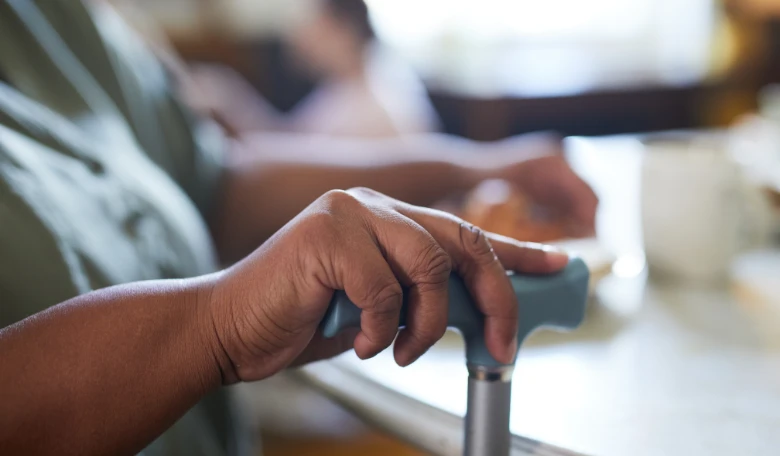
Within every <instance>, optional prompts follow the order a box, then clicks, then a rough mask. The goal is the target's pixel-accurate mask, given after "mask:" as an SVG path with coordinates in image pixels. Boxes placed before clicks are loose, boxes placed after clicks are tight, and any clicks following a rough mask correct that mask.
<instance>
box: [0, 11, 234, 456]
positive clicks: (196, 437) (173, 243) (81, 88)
mask: <svg viewBox="0 0 780 456" xmlns="http://www.w3.org/2000/svg"><path fill="white" fill-rule="evenodd" d="M0 74H2V75H3V79H5V80H7V81H8V84H5V83H2V82H0V327H3V326H7V325H10V324H13V323H15V322H17V321H19V320H21V319H23V318H26V317H27V316H29V315H32V314H34V313H36V312H40V311H42V310H44V309H46V308H47V307H49V306H52V305H55V304H57V303H59V302H62V301H65V300H67V299H69V298H72V297H74V296H77V295H79V294H82V293H86V292H89V291H91V290H94V289H97V288H102V287H106V286H111V285H116V284H121V283H127V282H133V281H139V280H148V279H163V278H181V277H191V276H195V275H200V274H204V273H208V272H211V271H213V270H214V269H215V267H216V261H215V255H214V249H213V246H212V241H211V238H210V237H209V233H208V230H207V228H206V225H205V222H204V220H203V216H204V215H206V214H208V212H209V211H210V210H211V209H212V207H211V206H212V204H213V201H212V197H213V195H215V194H217V188H218V186H219V180H220V177H221V175H222V167H221V163H222V153H223V145H224V142H223V137H222V136H221V132H220V131H219V129H218V128H217V127H216V126H214V125H212V124H208V123H203V122H199V121H198V120H197V119H195V118H194V116H193V115H191V113H190V112H188V111H187V110H186V109H185V108H184V107H183V105H182V104H181V103H180V102H179V101H178V100H177V99H176V97H175V95H174V93H173V91H172V88H171V85H170V83H169V80H168V76H167V74H166V72H165V71H164V68H163V67H162V66H161V65H160V63H159V62H158V61H157V59H156V58H155V57H154V55H153V54H152V53H151V52H150V51H149V50H148V49H147V48H146V47H145V45H144V43H143V42H142V40H141V39H140V38H139V37H138V36H137V35H135V34H134V33H133V32H132V31H131V30H130V28H129V27H128V26H127V25H126V24H125V23H124V22H123V21H122V20H121V19H120V18H119V17H118V16H117V15H116V14H115V13H114V12H113V10H111V9H110V8H109V7H107V6H104V5H102V4H95V5H93V4H89V5H85V4H83V3H82V2H81V1H80V0H57V1H51V0H39V1H31V0H8V1H4V2H0ZM227 405H228V404H227V401H226V398H225V397H224V396H223V393H218V394H217V395H215V396H214V397H210V398H208V399H206V400H204V401H203V402H202V403H201V404H199V405H198V406H196V407H195V408H194V409H193V410H192V411H190V412H189V413H188V414H187V415H186V416H185V417H183V418H182V419H181V420H180V421H179V422H178V423H177V424H176V425H175V426H174V427H172V428H171V429H170V430H169V431H167V432H166V433H165V434H164V435H163V436H162V437H160V438H159V439H158V440H157V441H156V442H155V443H153V444H152V445H151V446H149V447H148V448H147V449H146V450H145V451H144V453H143V454H144V455H147V456H157V455H178V454H182V455H204V456H206V455H209V456H211V455H223V454H224V455H226V454H238V453H243V452H244V451H241V450H242V449H243V450H245V449H246V448H245V447H244V446H243V445H239V444H238V442H239V439H237V438H235V437H236V435H237V432H236V431H235V426H234V423H233V422H232V420H231V414H230V411H229V410H228V406H227ZM109 406H110V405H109ZM118 412H119V413H121V411H118Z"/></svg>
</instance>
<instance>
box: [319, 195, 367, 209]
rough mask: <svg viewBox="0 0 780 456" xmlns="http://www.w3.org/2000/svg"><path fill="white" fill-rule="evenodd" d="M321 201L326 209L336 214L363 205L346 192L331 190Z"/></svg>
mask: <svg viewBox="0 0 780 456" xmlns="http://www.w3.org/2000/svg"><path fill="white" fill-rule="evenodd" d="M321 200H322V201H323V205H324V206H325V209H326V210H328V211H329V212H330V213H334V214H337V213H339V212H340V211H342V210H344V209H347V210H349V209H354V208H356V207H359V206H360V205H361V204H360V201H359V200H358V199H357V198H356V197H355V196H354V195H353V194H351V193H350V192H345V191H344V190H330V191H329V192H327V193H326V194H324V195H323V196H322V197H321Z"/></svg>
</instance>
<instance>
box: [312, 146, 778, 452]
mask: <svg viewBox="0 0 780 456" xmlns="http://www.w3.org/2000/svg"><path fill="white" fill-rule="evenodd" d="M567 149H568V153H569V158H570V161H571V163H572V164H573V166H574V167H575V169H576V170H577V171H578V172H580V173H581V175H582V176H584V177H585V178H586V179H587V180H588V181H589V182H591V183H592V184H593V186H594V188H595V189H596V191H597V193H598V194H599V196H600V198H601V207H600V214H599V226H598V228H599V238H600V239H599V240H600V243H601V244H602V245H603V246H605V247H606V248H608V249H609V250H610V251H611V252H613V253H614V254H615V255H616V258H617V261H616V263H615V265H614V267H613V272H612V274H611V275H609V276H608V277H606V278H604V279H603V280H602V281H601V282H600V283H599V285H598V286H597V288H596V292H595V296H594V299H593V300H592V302H591V303H590V305H589V306H590V307H589V311H588V315H587V318H586V320H585V323H584V324H583V326H582V327H581V328H580V329H579V330H578V331H576V332H574V333H571V334H563V335H562V334H556V333H550V332H540V333H537V334H535V335H534V336H532V338H531V339H530V340H529V341H528V342H527V343H526V344H525V345H524V347H523V348H522V350H521V351H520V357H519V360H518V364H517V368H516V370H515V375H514V382H513V392H512V394H513V399H512V419H511V428H512V431H513V433H514V434H516V435H517V436H524V437H525V438H527V439H521V438H519V437H516V438H515V442H514V444H515V454H539V455H541V454H569V453H566V452H565V451H562V450H561V451H556V450H555V449H554V448H551V447H549V446H547V445H539V444H536V443H534V441H539V442H544V443H545V444H549V445H551V446H555V447H561V448H565V449H566V450H569V451H571V452H577V453H583V454H592V455H627V454H630V455H633V456H643V455H735V454H751V455H761V454H766V455H770V454H772V455H773V454H778V453H779V452H780V278H778V272H779V271H780V253H779V252H777V251H773V250H765V251H758V252H752V253H749V254H746V255H745V256H743V257H742V258H740V259H739V260H738V261H737V262H736V264H735V267H734V273H733V280H732V281H731V283H729V284H724V285H723V286H722V287H721V288H717V287H709V288H707V287H704V288H701V287H698V288H697V287H693V286H691V285H684V284H670V283H657V282H654V281H652V280H649V279H648V278H647V275H646V274H645V273H644V259H643V256H642V250H641V233H640V222H639V208H638V202H639V185H640V184H639V175H640V166H641V156H642V147H641V145H640V143H639V142H638V141H637V140H636V139H635V138H632V137H613V138H601V139H583V138H572V139H570V140H568V144H567ZM670 223H674V222H673V221H670ZM773 271H774V277H772V272H773ZM462 350H463V348H462V342H461V341H460V339H459V338H458V336H456V335H452V336H447V337H445V339H444V340H443V341H442V342H441V343H440V344H438V345H437V346H436V347H434V349H433V350H432V351H431V352H429V353H428V354H427V355H426V356H425V357H423V358H422V359H421V360H420V361H419V362H417V363H416V364H414V365H412V366H410V367H408V368H405V369H401V368H399V367H397V366H395V364H394V363H393V360H392V354H391V353H389V352H386V353H383V354H381V355H380V356H378V357H377V358H375V359H373V360H370V361H366V362H362V361H359V360H358V359H357V358H356V357H355V356H354V355H345V356H344V357H341V358H339V359H337V360H334V361H331V362H326V363H320V364H315V365H312V366H309V367H307V368H305V369H304V370H303V371H302V372H301V377H302V378H303V379H304V380H305V381H307V382H308V383H309V384H310V385H314V387H315V388H319V389H321V390H323V391H325V392H326V393H327V394H328V395H330V396H331V397H333V398H334V399H336V400H337V401H340V402H342V403H344V404H346V405H348V406H349V407H350V408H351V409H353V410H355V411H357V412H358V413H360V414H361V416H363V417H364V418H366V419H367V420H369V421H371V422H373V423H375V424H379V425H380V426H381V427H383V428H385V429H386V430H388V431H390V432H393V433H395V434H396V435H398V436H399V437H401V438H404V439H406V440H408V441H410V442H412V443H414V444H417V445H418V446H420V447H422V448H424V449H426V450H428V451H430V452H433V453H437V454H458V452H459V448H460V447H459V445H460V438H461V435H462V434H461V429H460V426H461V422H462V421H461V420H460V419H459V417H462V416H463V415H464V414H465V411H466V388H467V384H466V378H467V374H466V369H465V365H464V360H463V352H462Z"/></svg>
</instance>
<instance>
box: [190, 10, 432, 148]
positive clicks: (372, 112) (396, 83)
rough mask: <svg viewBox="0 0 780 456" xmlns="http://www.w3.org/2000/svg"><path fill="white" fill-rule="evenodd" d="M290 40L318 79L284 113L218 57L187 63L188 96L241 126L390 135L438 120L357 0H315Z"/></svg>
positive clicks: (411, 74) (425, 129) (421, 130)
mask: <svg viewBox="0 0 780 456" xmlns="http://www.w3.org/2000/svg"><path fill="white" fill-rule="evenodd" d="M288 44H289V45H290V47H291V49H292V51H293V53H294V55H295V56H296V57H297V59H298V60H299V61H300V62H301V64H302V65H303V67H304V68H305V70H307V71H308V72H309V73H311V75H312V76H313V77H314V78H315V80H317V81H318V84H317V86H316V88H315V90H314V92H313V93H312V94H310V95H309V96H308V97H306V98H305V99H304V100H303V101H301V102H300V103H299V104H298V106H296V107H295V108H294V109H293V110H292V112H290V113H289V114H286V115H284V114H281V113H279V112H278V111H276V110H275V109H274V108H273V106H271V105H270V103H268V102H267V101H266V100H265V99H263V97H262V96H260V94H259V93H257V91H256V90H254V88H253V87H252V86H251V84H249V82H248V81H246V80H245V79H244V78H243V77H242V76H241V75H239V74H238V73H237V72H236V71H234V70H231V69H230V68H228V67H225V66H219V65H207V64H204V65H198V66H194V67H193V68H192V70H191V71H192V74H191V77H192V82H193V83H194V84H193V85H191V86H189V90H188V95H189V99H190V101H191V103H192V104H193V105H195V106H197V107H198V108H199V109H200V110H201V111H202V112H207V113H209V114H211V115H212V116H213V117H215V118H217V119H218V120H220V121H221V122H222V123H223V124H224V125H225V126H226V127H227V128H228V129H229V130H231V131H236V132H242V133H246V132H249V131H288V132H300V133H312V134H326V135H334V136H346V137H366V138H389V137H396V136H401V135H408V134H418V133H426V132H432V131H434V130H436V129H437V128H438V118H437V115H436V112H435V110H434V108H433V106H432V105H431V103H430V101H429V99H428V94H427V92H426V90H425V87H424V86H423V84H422V82H421V81H420V80H419V79H418V78H417V76H416V75H415V74H414V72H413V71H412V70H411V69H410V68H408V67H407V66H406V65H405V64H404V62H403V61H402V60H401V59H397V58H395V57H394V56H393V55H392V54H391V53H390V51H389V50H387V49H386V48H384V47H383V46H382V44H381V43H380V42H379V41H378V39H377V37H376V34H375V32H374V29H373V27H372V25H371V21H370V18H369V12H368V8H367V6H366V4H365V3H364V2H363V0H315V1H314V9H313V11H312V13H311V14H310V15H308V17H307V19H305V20H304V21H303V22H302V23H301V24H299V26H298V27H295V28H294V30H292V32H291V33H290V34H289V37H288Z"/></svg>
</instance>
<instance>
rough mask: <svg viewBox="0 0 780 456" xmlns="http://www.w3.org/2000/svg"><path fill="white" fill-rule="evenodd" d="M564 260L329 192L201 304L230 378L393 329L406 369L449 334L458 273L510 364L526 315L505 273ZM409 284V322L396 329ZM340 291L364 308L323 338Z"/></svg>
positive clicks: (490, 341) (491, 344)
mask: <svg viewBox="0 0 780 456" xmlns="http://www.w3.org/2000/svg"><path fill="white" fill-rule="evenodd" d="M567 262H568V257H567V256H566V255H565V254H561V253H556V252H554V251H552V250H549V249H548V250H545V249H543V248H541V247H540V246H536V245H528V244H523V243H520V242H517V241H514V240H512V239H508V238H504V237H501V236H497V235H493V234H490V233H484V232H482V231H481V230H480V229H479V228H476V227H474V226H471V225H469V224H466V223H465V222H463V221H462V220H460V219H458V218H456V217H454V216H452V215H449V214H445V213H442V212H438V211H434V210H431V209H423V208H419V207H415V206H411V205H408V204H405V203H401V202H399V201H396V200H393V199H391V198H389V197H386V196H384V195H382V194H380V193H377V192H374V191H371V190H365V189H355V190H350V191H348V192H343V191H332V192H329V193H328V194H326V195H325V196H323V197H321V198H319V199H318V200H317V201H316V202H314V203H313V204H312V205H311V206H309V207H308V208H307V209H306V210H304V211H303V212H302V213H301V214H300V215H298V217H296V218H295V219H293V220H292V221H291V222H290V223H288V224H287V225H286V226H285V227H284V228H283V229H282V230H280V231H279V232H278V233H277V234H275V235H274V236H273V237H272V238H271V239H270V240H268V241H267V242H266V243H265V244H263V246H261V247H260V248H259V249H258V250H257V251H256V252H255V253H254V254H252V255H251V256H249V257H248V258H246V259H245V260H244V261H242V262H241V263H238V264H237V265H235V266H234V267H232V268H230V269H228V270H227V271H225V272H223V273H221V274H219V275H217V276H215V277H214V278H213V279H211V282H210V285H209V286H208V287H207V288H206V291H205V292H204V293H205V298H204V299H203V302H206V303H207V305H208V306H209V309H210V314H211V319H212V321H213V329H214V333H215V335H216V339H218V341H219V344H217V346H218V349H217V350H215V353H216V355H215V356H216V357H217V359H218V360H219V362H220V366H221V368H222V372H223V381H224V382H225V383H233V382H237V381H252V380H259V379H263V378H266V377H268V376H270V375H273V374H274V373H276V372H278V371H280V370H282V369H284V368H285V367H287V366H289V365H292V364H297V363H302V362H309V361H313V360H317V359H322V358H326V357H330V356H334V355H336V354H339V353H341V352H343V351H345V350H347V349H349V348H352V347H354V349H355V352H356V353H357V355H358V356H360V357H361V358H363V359H366V358H370V357H372V356H374V355H376V354H377V353H379V352H380V351H382V350H384V349H385V348H387V347H388V346H389V345H390V344H391V343H392V342H393V340H394V339H395V338H396V335H398V337H397V340H396V343H395V359H396V362H397V363H398V364H399V365H401V366H406V365H408V364H410V363H412V362H413V361H414V360H416V359H417V358H418V357H420V356H421V355H422V354H423V353H425V351H426V350H427V349H428V348H430V347H431V345H433V344H434V343H435V342H436V341H437V340H438V339H440V338H441V336H442V335H443V334H444V331H445V329H446V324H447V307H448V299H447V283H448V279H449V275H450V272H451V271H456V272H457V273H458V274H460V276H461V277H462V278H463V280H464V281H465V283H466V285H467V286H468V287H469V289H470V290H471V292H472V294H473V295H474V298H475V301H476V304H477V305H478V306H479V308H480V310H481V311H482V312H483V313H484V314H485V316H486V319H485V327H486V328H485V333H486V337H487V340H486V343H487V346H488V349H489V350H490V353H491V354H492V355H493V356H494V357H495V358H496V359H497V360H503V361H505V362H512V361H513V360H514V357H515V352H516V349H517V340H516V337H517V326H518V321H517V318H518V316H517V302H516V298H515V296H514V292H513V290H512V287H511V284H510V282H509V279H508V278H507V276H506V270H515V271H521V272H528V273H540V274H541V273H550V272H554V271H557V270H559V269H561V268H563V267H564V266H565V265H566V264H567ZM402 287H403V288H406V289H407V290H408V291H407V293H408V297H409V299H408V306H409V307H408V314H407V324H408V326H407V327H406V328H405V329H403V330H402V331H401V332H400V333H398V320H399V313H400V309H401V302H402V289H403V288H402ZM334 290H345V291H346V293H347V295H348V296H349V298H350V299H351V300H352V301H353V302H354V303H355V304H356V305H357V306H358V307H360V308H361V309H362V310H363V314H362V318H361V327H360V330H359V331H355V332H353V333H351V334H346V335H342V337H341V338H336V339H334V340H324V339H323V338H322V337H321V335H319V334H318V333H317V328H318V325H319V323H320V321H321V320H322V318H323V316H324V314H325V311H326V310H327V307H328V304H329V302H330V300H331V297H332V295H333V292H334Z"/></svg>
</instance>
